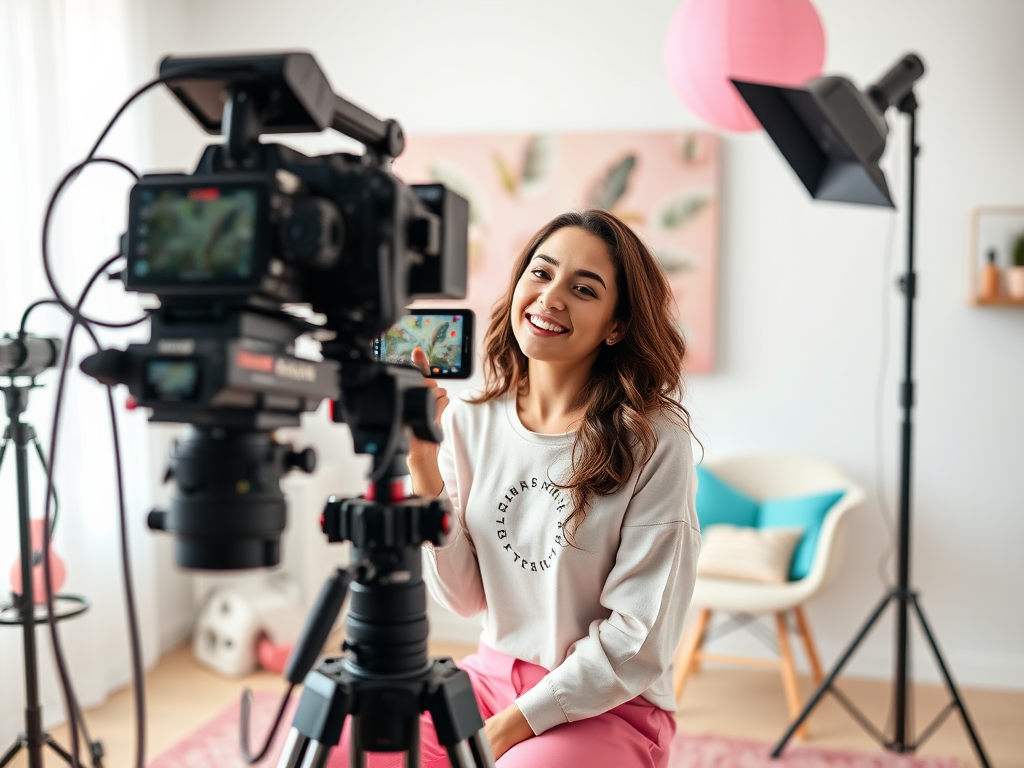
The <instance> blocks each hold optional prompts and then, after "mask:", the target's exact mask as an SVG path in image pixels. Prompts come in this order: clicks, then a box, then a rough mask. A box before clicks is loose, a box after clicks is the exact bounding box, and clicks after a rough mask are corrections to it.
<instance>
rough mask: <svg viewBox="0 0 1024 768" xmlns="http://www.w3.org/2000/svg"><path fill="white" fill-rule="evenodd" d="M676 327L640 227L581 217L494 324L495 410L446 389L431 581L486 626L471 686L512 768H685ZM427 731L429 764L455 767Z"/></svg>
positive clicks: (689, 519)
mask: <svg viewBox="0 0 1024 768" xmlns="http://www.w3.org/2000/svg"><path fill="white" fill-rule="evenodd" d="M670 308H671V294H670V291H669V287H668V283H667V281H666V278H665V276H664V274H663V273H662V271H661V269H660V267H659V266H658V264H657V262H656V261H655V259H654V257H653V256H652V254H651V253H650V251H649V250H648V249H647V248H646V246H645V245H644V244H643V243H642V242H641V241H640V239H639V238H638V237H637V236H636V234H635V233H633V231H632V230H630V229H629V227H627V226H626V225H625V224H623V223H622V222H621V221H619V220H618V219H617V218H616V217H615V216H613V215H612V214H610V213H608V212H606V211H600V210H590V211H584V212H581V213H576V212H573V213H567V214H564V215H562V216H559V217H557V218H556V219H554V220H553V221H551V222H550V223H549V224H547V225H546V226H545V227H544V228H543V229H541V231H540V232H538V233H537V234H536V235H535V236H534V238H533V239H532V241H531V242H530V243H529V245H528V246H527V247H526V249H525V250H524V251H523V253H522V254H521V255H520V257H519V259H518V261H517V262H516V265H515V267H514V269H513V274H512V280H511V283H510V285H509V288H508V291H507V293H506V294H505V296H504V298H502V299H501V300H500V301H499V302H498V303H497V304H496V305H495V308H494V311H493V314H492V318H491V322H490V326H489V328H488V331H487V337H486V341H485V345H484V347H485V349H484V354H483V356H484V360H485V386H484V389H483V391H482V393H480V394H478V395H477V396H476V397H475V398H473V399H468V400H460V401H457V402H455V403H454V404H452V407H450V408H447V410H445V407H446V406H447V405H448V398H447V396H446V393H445V392H444V390H442V389H440V388H437V386H436V382H434V381H430V382H429V385H430V386H433V387H435V396H436V397H437V398H438V400H437V404H438V409H439V411H442V412H443V418H442V426H443V430H444V435H445V439H444V442H443V443H442V445H441V446H440V450H439V449H438V446H436V445H433V444H430V443H424V442H421V441H413V444H412V446H411V451H410V455H409V469H410V473H411V475H412V480H413V487H414V489H415V491H416V492H417V493H418V494H419V495H421V496H438V495H441V494H447V496H448V498H449V499H450V501H451V505H452V511H453V514H452V518H453V521H452V530H451V533H450V535H449V539H448V542H447V543H446V544H445V545H444V546H442V547H429V546H428V547H426V548H425V555H426V556H425V558H424V560H425V564H424V580H425V581H426V582H427V585H428V588H429V589H430V591H431V593H432V594H433V595H434V597H435V598H436V599H437V600H438V601H440V602H441V603H442V604H444V605H446V606H447V607H449V608H450V609H452V610H453V611H455V612H456V613H458V614H461V615H463V616H472V615H475V614H477V613H480V612H481V611H482V612H483V613H484V621H483V625H484V626H483V633H482V635H481V640H480V648H479V651H478V653H477V654H474V655H472V656H470V657H468V658H467V659H465V660H463V661H462V662H461V663H460V664H459V666H460V667H461V668H462V669H465V670H466V671H467V673H468V674H469V675H470V678H471V679H472V681H473V687H474V690H475V692H476V696H477V701H478V704H479V706H480V710H481V715H482V716H483V717H484V719H485V722H486V733H487V736H488V740H489V741H490V743H491V747H492V750H493V752H494V756H495V758H496V759H497V762H498V766H500V768H520V767H522V768H525V767H526V766H530V767H531V768H535V767H536V766H545V765H558V766H563V767H564V768H571V766H577V765H579V766H586V767H587V768H602V767H603V766H609V767H611V766H614V767H615V768H622V767H623V766H629V767H632V766H661V767H664V766H666V765H667V761H668V752H669V745H670V742H671V740H672V737H673V735H674V733H675V720H674V717H673V714H672V712H673V710H674V708H675V701H674V697H673V692H672V679H671V668H670V667H671V661H672V656H673V653H674V651H675V648H676V645H677V643H678V640H679V636H680V633H681V631H682V624H683V617H684V615H685V612H686V608H687V606H688V604H689V600H690V596H691V593H692V590H693V582H694V568H695V565H696V561H697V552H698V549H699V546H700V536H699V533H698V529H697V517H696V514H695V513H694V507H693V495H694V489H695V481H694V472H693V459H692V453H691V449H690V434H689V430H688V423H689V417H688V414H687V412H686V410H685V409H684V408H683V407H682V406H681V405H680V404H679V402H678V397H679V396H680V395H681V391H680V388H681V387H680V377H681V373H682V362H683V355H684V351H685V345H684V343H683V339H682V338H681V336H680V334H679V332H678V330H677V329H676V326H675V323H674V322H673V319H672V316H671V310H670ZM418 354H422V353H421V352H420V353H418ZM418 362H419V364H421V365H422V364H424V363H425V360H423V359H422V358H420V359H419V361H418ZM424 719H425V723H426V727H424V729H423V745H422V749H423V753H422V757H423V764H424V765H436V766H443V765H447V763H446V760H445V758H444V753H443V750H442V749H440V748H439V747H438V746H437V743H436V737H435V736H434V734H433V732H432V728H430V727H429V718H428V717H427V716H424Z"/></svg>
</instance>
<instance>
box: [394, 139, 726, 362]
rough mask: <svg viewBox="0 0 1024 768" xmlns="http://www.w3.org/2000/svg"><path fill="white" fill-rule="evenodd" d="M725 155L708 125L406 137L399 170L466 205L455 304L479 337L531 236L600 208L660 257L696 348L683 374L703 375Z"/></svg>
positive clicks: (709, 349) (710, 344)
mask: <svg viewBox="0 0 1024 768" xmlns="http://www.w3.org/2000/svg"><path fill="white" fill-rule="evenodd" d="M719 153H720V147H719V139H718V136H716V135H715V134H713V133H706V132H690V133H677V132H632V133H564V134H544V135H529V134H496V135H467V136H458V135H451V136H410V137H408V139H407V147H406V150H405V152H404V153H403V154H402V156H401V157H399V158H398V160H396V161H395V167H394V170H395V173H396V174H397V175H398V176H399V177H401V178H402V179H403V180H404V181H406V182H408V183H418V182H441V183H443V184H445V185H447V186H448V187H450V188H451V189H453V190H455V191H457V192H459V193H460V194H462V195H464V196H465V197H466V198H468V199H469V201H470V268H469V292H468V296H467V298H466V300H465V302H459V303H461V304H463V305H464V306H468V307H469V308H471V309H472V310H474V311H475V312H476V314H477V340H478V341H479V340H481V339H482V338H483V332H484V330H485V329H486V327H487V322H488V320H489V318H490V310H491V306H492V304H493V303H494V302H495V301H496V300H497V298H498V297H499V296H500V295H501V294H502V293H503V291H504V290H505V289H506V287H507V286H508V282H509V278H510V271H511V266H512V264H513V262H514V261H515V259H516V257H517V256H518V254H519V253H520V252H521V250H522V249H523V247H524V246H525V245H526V243H527V242H528V241H529V239H530V237H531V236H532V235H533V233H534V232H536V231H537V230H538V229H540V227H541V226H542V225H543V224H544V223H546V222H547V221H549V220H550V219H551V218H553V217H554V216H556V215H558V214H559V213H562V212H564V211H566V210H570V209H582V208H590V207H600V208H605V209H607V210H610V211H612V212H613V213H615V214H617V215H618V216H619V217H620V218H622V219H623V220H624V221H626V222H627V223H628V224H630V225H631V226H632V227H633V228H634V229H635V230H636V231H637V232H638V233H639V235H640V236H641V237H642V238H643V239H644V240H645V241H646V242H647V243H648V245H650V246H651V248H652V249H653V250H654V251H655V253H656V254H657V256H658V259H659V260H660V261H661V264H662V265H663V266H664V268H665V271H666V273H667V274H668V277H669V281H670V283H671V286H672V291H673V294H674V297H675V303H676V309H677V322H678V323H679V325H680V327H681V328H682V330H683V333H684V336H685V338H686V342H687V345H688V353H687V364H686V368H687V372H688V373H706V372H709V371H711V370H712V369H713V365H714V339H715V312H716V300H715V296H716V290H717V287H716V284H717V262H718V218H719V183H720V177H719ZM435 305H436V303H435ZM448 305H449V306H450V305H451V303H450V302H449V303H448Z"/></svg>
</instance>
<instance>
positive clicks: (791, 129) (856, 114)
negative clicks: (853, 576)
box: [733, 54, 989, 768]
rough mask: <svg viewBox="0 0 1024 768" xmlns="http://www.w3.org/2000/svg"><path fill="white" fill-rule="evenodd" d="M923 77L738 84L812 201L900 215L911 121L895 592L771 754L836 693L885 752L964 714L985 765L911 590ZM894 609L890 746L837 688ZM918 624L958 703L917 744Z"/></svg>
mask: <svg viewBox="0 0 1024 768" xmlns="http://www.w3.org/2000/svg"><path fill="white" fill-rule="evenodd" d="M923 74H924V65H923V63H922V62H921V60H920V58H918V57H917V56H916V55H915V54H908V55H907V56H905V57H904V58H903V59H901V60H900V61H899V62H897V64H896V65H895V66H894V67H893V68H892V69H891V70H889V72H887V73H886V74H885V75H883V77H882V78H881V79H880V80H879V81H878V82H877V83H876V84H875V85H872V86H870V87H869V88H868V89H867V91H866V92H861V91H859V90H857V89H856V87H855V86H854V85H853V84H852V83H850V81H849V80H846V79H845V78H841V77H822V78H817V79H815V80H811V81H809V82H808V83H806V84H805V85H804V86H803V87H802V88H780V87H776V86H772V85H765V84H761V83H749V82H740V81H736V80H734V81H733V84H734V85H735V86H736V88H737V89H738V90H739V92H740V95H741V96H743V98H744V100H745V101H746V102H747V104H748V105H749V106H750V108H751V110H752V111H753V112H754V114H755V115H756V116H757V118H758V120H760V122H761V124H762V126H763V127H764V128H765V130H766V131H767V132H768V134H769V136H771V138H772V140H773V141H774V142H775V144H776V145H777V146H778V148H779V149H780V150H781V151H782V153H783V155H784V156H785V157H786V160H787V161H788V162H789V163H790V165H791V166H792V167H793V170H794V171H795V172H796V173H797V175H798V176H799V177H800V180H801V181H802V182H803V183H804V185H805V186H806V187H807V190H808V191H809V192H810V193H811V196H812V197H814V198H816V199H824V200H833V201H838V202H851V203H860V204H865V205H882V206H888V207H894V206H893V203H892V198H891V197H890V195H889V191H888V188H887V187H886V183H885V176H884V174H883V173H882V171H881V168H880V167H879V166H878V161H879V159H880V158H881V155H882V151H883V150H884V148H885V137H886V133H887V131H888V128H887V126H886V124H885V118H884V113H885V111H886V109H888V107H889V106H895V107H896V108H897V110H898V111H900V112H902V113H903V114H904V115H906V116H907V118H908V120H909V131H908V133H909V136H908V152H907V163H908V170H909V172H908V181H907V271H906V272H905V273H904V274H903V275H902V276H901V278H900V281H899V286H900V290H901V291H902V293H903V295H904V298H905V310H906V312H905V328H904V331H905V334H904V376H903V382H902V384H901V386H900V405H901V407H902V409H903V423H902V429H901V432H900V506H899V553H898V558H899V559H898V563H897V565H898V575H897V583H896V585H895V586H893V587H891V588H890V589H889V591H888V592H887V593H886V594H885V596H884V597H883V598H882V600H881V601H880V602H879V603H878V605H877V606H876V607H875V609H874V611H873V612H872V613H871V615H870V616H869V617H868V619H867V621H866V622H865V623H864V625H863V626H862V627H861V629H860V631H859V632H858V633H857V635H856V637H855V638H854V640H853V641H852V642H851V643H850V645H849V646H848V647H847V648H846V650H845V651H844V652H843V654H842V655H841V656H840V658H839V661H838V662H837V663H836V665H835V667H834V668H833V669H832V671H831V672H830V673H829V674H828V676H827V677H826V678H825V679H824V681H823V682H822V683H821V685H820V686H819V687H818V689H817V690H816V691H815V692H814V695H813V696H812V697H811V698H810V700H809V701H808V702H807V705H806V706H805V707H804V709H803V711H802V712H801V713H800V715H799V716H798V717H797V719H796V720H795V721H794V722H793V723H792V724H791V725H790V727H789V730H788V731H787V732H786V734H785V736H783V737H782V739H781V741H779V743H778V744H777V745H776V746H775V748H774V750H773V751H772V755H771V756H772V757H773V758H777V757H779V756H780V755H781V754H782V751H783V749H784V748H785V746H786V744H787V742H788V741H789V740H790V739H791V738H792V737H793V735H794V734H795V733H796V731H797V729H798V728H799V727H800V726H801V725H802V724H803V722H804V721H805V720H806V719H807V717H808V716H809V715H810V713H811V711H812V710H813V709H814V707H815V706H816V705H817V704H818V702H819V701H820V700H821V699H822V697H823V696H824V695H825V693H826V692H831V693H832V694H833V695H834V696H835V697H836V699H837V700H838V701H839V703H840V704H842V706H843V707H844V708H846V710H847V711H848V712H850V714H851V715H852V716H853V718H854V719H855V720H856V721H857V722H858V723H859V724H860V725H861V726H862V727H863V728H864V729H865V730H866V731H868V733H870V734H871V735H872V736H873V737H874V738H875V739H876V740H877V741H878V742H879V743H880V744H881V745H882V746H883V747H884V748H885V749H889V750H892V751H893V752H899V753H903V752H910V753H913V752H915V751H916V750H917V748H918V747H919V746H921V744H922V743H924V741H925V740H926V739H927V738H928V737H929V736H931V735H932V733H934V732H935V730H936V729H937V728H938V727H939V726H940V725H941V724H942V723H943V722H944V721H945V719H946V718H947V717H948V716H949V714H950V713H951V712H952V711H953V710H954V709H956V710H959V712H960V716H961V718H962V719H963V723H964V727H965V728H966V730H967V733H968V735H969V737H970V739H971V742H972V744H973V746H974V749H975V751H976V752H977V755H978V759H979V760H980V762H981V765H982V766H983V768H989V761H988V757H987V756H986V755H985V750H984V748H983V746H982V744H981V741H980V740H979V738H978V736H977V733H976V732H975V730H974V726H973V725H972V723H971V719H970V717H969V716H968V714H967V708H966V707H965V706H964V703H963V700H962V698H961V697H960V694H959V692H958V691H957V687H956V683H954V682H953V677H952V675H951V674H950V672H949V667H948V666H947V665H946V662H945V660H944V659H943V657H942V652H941V651H940V650H939V645H938V643H937V642H936V640H935V635H934V633H933V632H932V630H931V628H930V626H929V625H928V622H927V620H926V619H925V616H924V611H923V610H922V608H921V603H920V600H919V598H918V593H917V592H916V591H915V590H913V589H911V586H910V486H911V477H910V475H911V468H912V466H911V465H912V462H911V458H912V453H911V446H912V436H913V422H912V410H913V406H914V380H913V342H914V299H915V298H916V293H917V291H916V282H917V281H916V274H915V272H914V223H915V214H916V211H915V205H914V203H915V192H916V188H915V170H916V166H917V155H918V151H919V147H918V145H917V106H918V104H917V99H916V98H915V96H914V92H913V85H914V83H915V82H916V81H917V79H918V78H920V77H921V75H923ZM890 603H895V606H896V642H895V659H894V665H895V668H894V672H893V676H894V680H893V717H894V726H893V733H892V737H891V738H890V737H888V736H887V735H885V734H884V733H883V732H882V731H880V730H879V729H878V728H877V727H875V725H874V724H873V723H872V722H871V721H870V720H869V719H868V718H867V717H866V716H865V715H864V714H863V713H862V712H861V711H860V710H859V709H857V708H856V707H855V706H854V705H853V703H852V702H851V701H850V700H849V699H848V698H847V697H846V696H845V695H844V694H843V693H842V692H841V691H839V690H838V689H837V688H835V687H833V681H834V680H835V679H836V677H837V676H838V675H839V673H840V672H841V671H842V669H843V667H844V666H845V665H846V663H847V661H849V659H850V658H851V656H852V655H853V653H854V652H855V651H856V650H857V648H858V646H860V644H861V643H862V642H863V641H864V639H865V638H866V637H867V635H868V633H869V632H870V631H871V629H872V627H873V626H874V625H875V623H876V622H877V621H878V619H879V618H880V617H881V616H882V613H883V612H884V611H885V609H886V608H887V607H888V606H889V604H890ZM911 611H913V615H915V616H917V619H918V621H919V622H920V624H921V630H922V632H923V634H924V636H925V639H926V640H927V641H928V645H929V647H930V648H931V650H932V653H933V654H934V656H935V661H936V663H937V664H938V666H939V669H940V671H941V672H942V676H943V679H944V680H945V683H946V687H947V688H948V689H949V692H950V694H951V696H952V698H951V700H950V702H949V704H947V706H946V707H945V708H944V709H943V710H942V711H941V712H939V714H938V715H937V716H936V717H935V719H934V720H933V721H932V722H931V723H930V724H929V725H928V726H927V727H926V728H925V729H924V730H923V731H921V733H920V734H919V735H917V736H915V735H914V734H912V733H911V732H910V730H911V723H910V721H909V714H910V713H909V708H908V701H909V694H910V692H911V691H910V688H911V680H910V670H909V667H908V657H909V650H910V649H909V634H908V629H909V619H910V615H911Z"/></svg>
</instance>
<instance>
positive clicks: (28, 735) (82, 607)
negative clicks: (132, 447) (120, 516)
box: [0, 380, 103, 768]
mask: <svg viewBox="0 0 1024 768" xmlns="http://www.w3.org/2000/svg"><path fill="white" fill-rule="evenodd" d="M34 386H35V385H34V384H27V385H22V386H18V385H15V384H14V383H13V380H9V383H8V384H7V385H6V386H0V390H3V393H4V402H5V405H6V409H7V417H8V419H9V423H8V425H7V428H6V430H5V431H4V435H3V440H2V441H0V466H2V465H3V458H4V454H5V453H6V451H7V446H8V444H9V443H11V442H13V443H14V455H15V464H16V466H17V485H18V526H19V543H20V551H21V584H22V587H21V594H20V595H14V596H13V597H14V601H13V605H12V606H11V607H10V608H8V609H6V610H2V611H0V625H5V624H6V625H17V624H20V625H21V627H22V638H23V644H24V649H25V732H24V733H21V734H19V735H18V738H17V739H15V741H14V744H12V745H11V746H10V748H9V749H8V750H7V751H6V752H5V753H4V755H3V757H0V768H3V766H5V765H7V764H8V763H9V762H10V761H11V760H13V759H14V756H15V755H16V754H18V752H20V751H21V750H22V749H26V750H28V764H29V768H43V748H44V747H49V748H50V749H52V750H53V751H54V752H56V753H57V754H58V755H59V756H60V757H61V759H62V760H64V762H66V763H67V764H68V765H72V764H73V762H74V761H73V759H72V757H71V754H70V753H69V752H68V751H67V750H66V749H64V748H63V747H62V746H60V745H59V744H58V743H57V742H56V741H54V739H53V737H52V736H50V734H49V733H47V732H46V731H45V730H43V715H42V713H43V708H42V705H41V704H40V701H39V672H38V657H37V654H36V634H35V629H36V624H45V623H47V622H49V621H60V620H62V619H67V618H70V617H72V616H77V615H79V614H81V613H84V612H85V611H86V610H87V609H88V607H89V603H88V601H86V600H85V598H83V597H80V596H77V595H59V596H57V595H55V596H54V597H55V604H54V610H55V615H54V616H52V617H51V616H50V615H49V614H48V613H47V612H46V606H45V605H40V606H37V605H36V604H35V594H34V588H33V584H32V570H33V566H34V565H37V564H38V558H39V556H40V553H39V552H35V553H34V552H33V551H32V541H31V538H30V532H29V529H30V524H29V500H28V449H29V446H30V445H34V446H35V451H36V454H37V455H38V456H39V459H40V461H42V463H43V467H44V468H45V467H46V460H45V457H44V456H43V453H42V448H41V447H40V446H39V442H38V441H37V439H36V432H35V429H33V427H32V426H31V425H30V424H27V423H26V422H24V421H22V419H21V417H22V414H24V412H25V409H26V408H27V407H28V394H29V391H30V390H31V389H32V388H33V387H34ZM54 500H55V501H56V498H55V499H54ZM57 598H59V599H57ZM72 707H73V709H74V711H73V712H72V713H70V716H72V717H75V718H77V719H78V721H79V722H80V723H81V727H82V733H83V734H84V735H85V741H86V744H87V746H88V749H89V753H90V755H91V757H92V765H93V767H94V768H102V762H101V760H102V757H103V746H102V744H101V743H100V742H99V741H92V739H91V738H90V737H89V732H88V730H87V729H86V725H85V719H84V718H83V717H82V712H81V710H80V709H79V708H78V704H77V702H75V701H74V700H72Z"/></svg>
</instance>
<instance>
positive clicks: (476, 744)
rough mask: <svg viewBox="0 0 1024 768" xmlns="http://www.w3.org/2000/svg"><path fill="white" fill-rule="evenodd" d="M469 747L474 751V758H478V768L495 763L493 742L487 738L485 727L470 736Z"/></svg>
mask: <svg viewBox="0 0 1024 768" xmlns="http://www.w3.org/2000/svg"><path fill="white" fill-rule="evenodd" d="M469 748H470V749H471V750H472V751H473V758H474V759H475V760H476V765H477V768H490V766H493V765H494V753H493V752H491V742H489V741H488V740H487V734H486V733H484V729H483V728H481V729H480V730H479V731H477V732H476V733H474V734H473V735H472V736H470V737H469Z"/></svg>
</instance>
